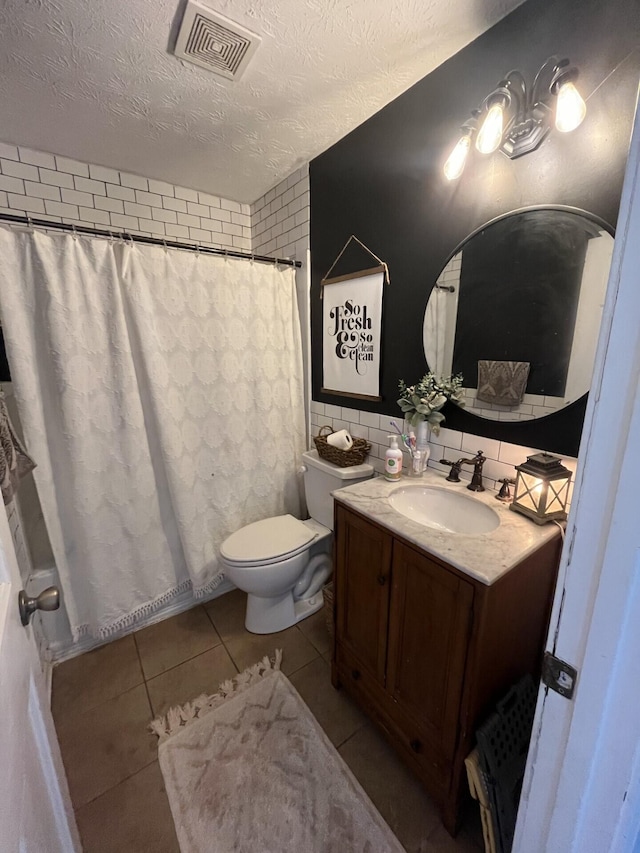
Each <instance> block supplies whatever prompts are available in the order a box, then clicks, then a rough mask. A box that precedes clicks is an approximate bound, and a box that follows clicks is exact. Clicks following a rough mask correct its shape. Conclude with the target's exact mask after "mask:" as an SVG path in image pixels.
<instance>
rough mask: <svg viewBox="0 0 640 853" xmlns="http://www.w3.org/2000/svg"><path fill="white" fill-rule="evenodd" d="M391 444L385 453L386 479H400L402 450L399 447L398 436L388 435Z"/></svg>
mask: <svg viewBox="0 0 640 853" xmlns="http://www.w3.org/2000/svg"><path fill="white" fill-rule="evenodd" d="M387 438H390V439H391V445H390V447H389V449H388V450H387V452H386V453H385V455H384V476H385V479H386V480H399V479H400V475H401V473H402V451H401V450H400V448H399V447H398V436H397V435H388V436H387Z"/></svg>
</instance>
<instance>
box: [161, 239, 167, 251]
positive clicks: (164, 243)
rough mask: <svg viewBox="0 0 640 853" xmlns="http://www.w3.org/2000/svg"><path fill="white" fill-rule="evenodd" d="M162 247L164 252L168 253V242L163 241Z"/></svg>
mask: <svg viewBox="0 0 640 853" xmlns="http://www.w3.org/2000/svg"><path fill="white" fill-rule="evenodd" d="M162 245H163V246H164V250H165V252H166V251H167V248H168V246H167V241H166V240H163V241H162Z"/></svg>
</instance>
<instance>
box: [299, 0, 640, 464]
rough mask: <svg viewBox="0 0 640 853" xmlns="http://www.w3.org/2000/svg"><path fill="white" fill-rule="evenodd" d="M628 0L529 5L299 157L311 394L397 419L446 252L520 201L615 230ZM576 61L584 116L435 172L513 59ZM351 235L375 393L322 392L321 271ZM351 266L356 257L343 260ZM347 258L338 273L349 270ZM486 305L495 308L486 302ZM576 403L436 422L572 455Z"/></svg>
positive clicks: (638, 27)
mask: <svg viewBox="0 0 640 853" xmlns="http://www.w3.org/2000/svg"><path fill="white" fill-rule="evenodd" d="M639 32H640V3H639V2H638V0H608V2H602V0H582V2H580V1H579V0H528V2H526V3H524V4H523V5H522V6H520V7H519V8H518V9H516V11H515V12H513V13H512V14H510V15H509V16H507V17H506V18H504V19H503V20H502V21H501V22H500V23H499V24H497V25H496V26H495V27H493V28H492V29H491V30H489V31H488V32H486V33H485V34H484V35H482V36H481V37H479V38H478V39H477V40H476V41H475V42H473V43H472V44H471V45H469V46H468V47H466V48H465V49H464V50H462V51H460V53H458V54H456V56H454V57H453V58H452V59H450V60H449V61H448V62H446V63H444V64H443V65H442V66H440V67H439V68H437V69H436V70H435V71H433V72H432V73H431V74H429V75H428V76H427V77H425V78H424V79H423V80H421V81H420V82H419V83H417V84H416V85H415V86H413V87H412V88H411V89H409V90H408V91H407V92H405V93H404V94H403V95H401V96H400V97H399V98H397V99H396V100H395V101H393V102H392V103H391V104H389V105H388V106H387V107H385V108H384V109H383V110H381V111H380V112H378V113H377V114H376V115H375V116H373V117H372V118H371V119H369V120H368V121H367V122H365V123H364V124H363V125H361V126H360V127H358V128H357V129H356V130H354V131H353V132H352V133H350V134H349V135H348V136H346V137H345V138H344V139H342V140H340V141H339V142H338V143H336V144H335V145H334V146H332V147H331V148H330V149H328V150H327V151H326V152H324V153H323V154H321V155H320V156H319V157H317V158H315V159H314V160H313V161H312V162H311V165H310V185H311V257H312V316H311V327H312V375H313V398H314V399H315V400H319V401H321V402H327V403H334V404H336V405H342V406H344V405H352V406H353V407H355V408H362V409H366V410H369V411H372V412H378V413H382V414H396V415H397V414H398V412H399V410H398V407H397V406H396V402H395V401H396V398H397V383H398V379H399V378H403V379H405V380H407V381H412V380H415V379H417V378H419V377H420V376H422V375H423V374H424V372H425V371H426V370H427V364H426V361H425V357H424V353H423V349H422V323H423V317H424V310H425V306H426V304H427V301H428V298H429V293H430V291H431V288H432V287H433V284H434V283H435V281H436V278H437V277H438V275H439V273H440V271H441V269H442V268H443V267H444V265H445V263H446V261H447V259H448V258H449V256H450V255H451V253H452V251H453V250H454V248H455V247H456V246H457V245H458V244H459V243H461V242H462V241H463V240H464V238H465V237H466V236H467V235H468V234H470V233H472V232H473V231H475V230H476V229H477V228H479V227H480V226H481V225H482V224H484V223H486V222H488V221H490V220H491V219H493V218H494V217H496V216H500V215H502V214H504V213H507V212H509V211H512V210H516V209H519V208H521V207H527V206H531V205H547V204H552V205H567V206H570V207H576V208H579V209H581V210H585V211H588V212H590V213H592V214H595V215H596V216H598V217H600V218H601V219H603V220H604V221H605V222H607V223H609V224H610V225H611V226H615V223H616V219H617V215H618V206H619V202H620V195H621V190H622V181H623V176H624V170H625V164H626V158H627V152H628V145H629V138H630V133H631V128H632V123H633V116H634V109H635V101H636V94H637V88H638V79H639V76H640V49H639V48H638V34H639ZM553 54H557V55H559V56H561V57H562V56H568V57H569V58H570V59H571V62H572V64H575V65H577V66H578V67H579V69H580V77H579V80H578V88H579V90H580V91H581V93H582V95H583V97H585V98H586V100H587V109H588V112H587V117H586V119H585V121H584V123H583V124H582V126H581V127H580V128H578V130H576V131H575V132H573V133H571V134H561V133H558V132H557V131H555V130H552V132H551V134H550V135H549V137H548V138H547V139H546V140H545V142H544V143H543V145H542V146H541V147H540V148H539V149H538V150H537V151H535V152H533V153H531V154H528V155H526V156H524V157H522V158H519V159H517V160H509V159H508V158H507V157H505V156H504V155H503V154H501V153H500V152H496V153H495V154H494V155H492V156H491V157H488V158H480V156H476V157H472V158H470V162H469V163H468V164H467V168H466V169H465V172H464V173H463V175H462V177H461V178H460V179H459V180H458V181H454V182H448V181H447V180H446V179H445V178H444V175H443V172H442V167H443V165H444V161H445V160H446V158H447V156H448V154H449V152H450V150H451V148H452V147H453V145H454V144H455V142H456V140H457V138H458V136H459V128H460V125H461V124H462V122H463V121H464V120H465V118H466V117H467V116H468V115H469V112H470V110H471V109H472V108H474V107H476V106H478V105H479V104H480V102H481V101H482V99H483V98H484V97H485V96H486V95H487V94H488V93H489V92H490V91H491V90H492V89H493V88H494V87H495V85H496V84H497V82H498V81H499V80H500V79H501V78H502V77H504V75H505V74H506V73H507V72H508V71H509V70H510V69H512V68H518V69H519V70H521V71H522V72H523V73H524V74H525V76H526V77H527V79H528V80H530V81H532V80H533V77H534V75H535V73H536V71H537V70H538V68H539V67H540V65H541V64H542V63H543V62H544V60H545V59H547V58H548V57H549V56H551V55H553ZM350 234H355V235H357V236H358V237H359V239H360V240H362V241H363V242H364V243H366V244H367V245H368V246H369V247H370V248H371V249H372V250H373V251H374V252H375V253H376V254H377V255H378V256H380V257H381V258H382V259H383V260H384V261H386V262H387V264H388V265H389V271H390V276H391V285H390V286H389V287H387V288H385V296H384V319H383V344H382V346H383V350H382V364H383V366H382V372H381V394H382V402H380V403H365V402H363V401H355V400H354V401H353V402H352V403H349V400H348V398H345V397H339V396H335V395H330V394H323V393H322V392H321V390H320V389H321V386H322V335H321V331H322V329H321V319H322V313H321V312H322V303H321V300H320V279H321V278H322V276H323V275H324V273H325V272H326V271H327V270H328V269H329V267H330V266H331V264H332V262H333V260H334V259H335V257H336V255H337V254H338V252H339V251H340V249H341V248H342V246H343V245H344V243H345V242H346V240H347V238H348V237H349V235H350ZM352 264H353V266H352V268H355V267H356V266H357V264H356V263H355V262H352ZM348 271H350V270H349V265H348V261H347V265H346V267H345V268H342V269H340V270H335V271H334V274H337V273H339V272H348ZM496 310H497V311H499V306H496ZM585 404H586V398H583V399H582V400H581V401H579V402H578V403H576V404H574V406H571V407H569V408H568V409H566V410H564V411H562V412H559V413H557V414H554V415H550V416H548V417H546V418H543V419H541V420H538V421H529V422H523V423H518V424H504V423H496V422H493V421H486V420H484V419H481V418H478V417H476V416H474V415H471V414H469V413H468V412H465V411H464V410H460V409H458V408H457V407H447V409H446V410H445V414H446V417H447V426H449V427H452V428H454V429H459V430H464V431H465V432H470V433H475V434H478V435H485V436H491V437H493V438H497V439H500V440H504V441H509V442H512V443H515V444H523V445H530V446H535V447H543V448H545V449H547V450H553V451H556V452H560V453H565V454H571V455H576V454H577V449H578V443H579V437H580V432H581V428H582V420H583V417H584V409H585Z"/></svg>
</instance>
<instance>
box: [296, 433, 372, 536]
mask: <svg viewBox="0 0 640 853" xmlns="http://www.w3.org/2000/svg"><path fill="white" fill-rule="evenodd" d="M302 463H303V466H304V491H305V496H306V499H307V509H308V510H309V515H310V516H311V518H314V519H315V520H316V521H319V522H320V524H324V526H325V527H328V528H329V529H330V530H333V498H332V497H331V492H335V491H336V489H344V487H345V486H352V485H353V484H354V483H360V482H361V481H362V480H368V479H369V478H370V477H372V476H373V465H368V464H367V463H366V462H365V463H363V464H362V465H351V466H349V468H339V467H338V466H337V465H334V464H333V463H332V462H327V461H326V460H324V459H321V458H320V457H319V456H318V451H317V450H308V451H307V452H306V453H303V454H302Z"/></svg>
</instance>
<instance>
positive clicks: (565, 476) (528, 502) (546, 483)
mask: <svg viewBox="0 0 640 853" xmlns="http://www.w3.org/2000/svg"><path fill="white" fill-rule="evenodd" d="M515 469H516V471H517V472H518V474H517V477H516V485H515V490H514V495H513V502H512V503H511V504H510V506H509V509H512V510H515V511H516V512H521V513H522V514H523V515H526V516H527V517H528V518H531V519H533V521H535V522H536V524H545V523H546V522H547V521H564V520H565V519H566V517H567V502H568V498H569V483H570V482H571V471H570V470H569V469H568V468H565V466H564V465H563V464H562V460H561V459H559V458H558V457H557V456H553V455H552V454H550V453H536V454H534V455H533V456H528V457H527V461H526V462H523V463H522V464H521V465H516V466H515Z"/></svg>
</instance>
